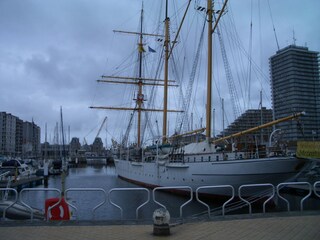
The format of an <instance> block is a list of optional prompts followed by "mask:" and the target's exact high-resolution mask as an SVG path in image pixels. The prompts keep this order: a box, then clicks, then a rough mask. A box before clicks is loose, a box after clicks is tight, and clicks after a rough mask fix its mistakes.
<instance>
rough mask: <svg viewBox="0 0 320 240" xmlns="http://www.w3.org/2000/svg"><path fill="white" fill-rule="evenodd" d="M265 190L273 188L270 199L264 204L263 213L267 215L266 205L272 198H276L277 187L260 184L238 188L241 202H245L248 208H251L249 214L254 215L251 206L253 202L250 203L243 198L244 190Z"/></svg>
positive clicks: (269, 184)
mask: <svg viewBox="0 0 320 240" xmlns="http://www.w3.org/2000/svg"><path fill="white" fill-rule="evenodd" d="M261 187H263V188H265V187H270V188H271V195H270V197H269V198H268V199H266V200H265V201H264V202H263V210H262V211H263V213H266V204H267V203H268V202H269V201H271V199H272V198H274V196H275V187H274V186H273V185H272V184H271V183H260V184H244V185H241V186H240V187H239V188H238V197H239V199H240V200H241V201H243V202H245V203H246V204H247V205H248V206H249V214H252V206H251V202H250V201H248V200H247V199H245V198H244V197H243V196H242V190H243V189H248V188H261Z"/></svg>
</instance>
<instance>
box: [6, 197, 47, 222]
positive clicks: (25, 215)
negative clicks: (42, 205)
mask: <svg viewBox="0 0 320 240" xmlns="http://www.w3.org/2000/svg"><path fill="white" fill-rule="evenodd" d="M4 212H5V213H4ZM31 212H32V213H33V219H38V220H43V219H44V212H43V211H41V210H39V209H35V208H31V209H29V208H28V207H26V206H24V205H22V204H20V203H15V202H14V201H9V200H3V201H0V214H1V216H3V215H4V217H5V218H8V219H14V220H25V219H31Z"/></svg>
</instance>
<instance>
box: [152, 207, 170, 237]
mask: <svg viewBox="0 0 320 240" xmlns="http://www.w3.org/2000/svg"><path fill="white" fill-rule="evenodd" d="M169 222H170V214H169V212H168V210H167V209H164V208H159V209H156V210H155V211H154V212H153V235H155V236H168V235H170V226H169Z"/></svg>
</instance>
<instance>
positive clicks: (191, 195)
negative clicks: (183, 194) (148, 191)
mask: <svg viewBox="0 0 320 240" xmlns="http://www.w3.org/2000/svg"><path fill="white" fill-rule="evenodd" d="M169 189H189V190H190V199H189V200H188V201H186V202H185V203H184V204H182V205H181V206H180V218H182V208H183V207H184V206H186V205H187V204H188V203H190V202H191V201H192V198H193V191H192V188H191V187H189V186H172V187H156V188H154V189H153V190H152V197H153V201H154V202H155V203H156V204H158V205H160V206H161V207H163V208H164V209H167V208H166V206H165V205H163V204H161V203H160V202H158V201H157V200H156V196H155V192H156V191H157V190H169Z"/></svg>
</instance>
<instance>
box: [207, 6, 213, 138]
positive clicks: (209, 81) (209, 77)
mask: <svg viewBox="0 0 320 240" xmlns="http://www.w3.org/2000/svg"><path fill="white" fill-rule="evenodd" d="M207 15H208V70H207V71H208V72H207V106H206V139H207V141H209V140H210V137H211V98H212V92H211V88H212V1H211V0H208V1H207Z"/></svg>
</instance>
